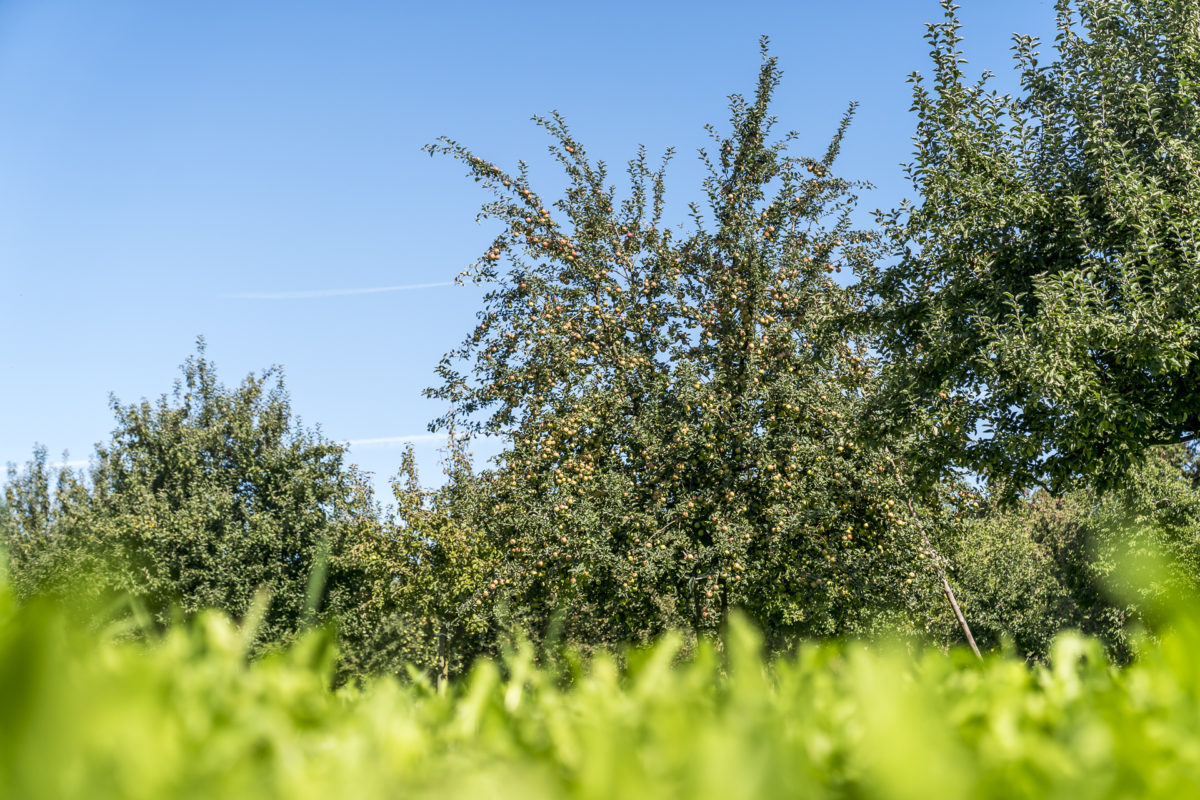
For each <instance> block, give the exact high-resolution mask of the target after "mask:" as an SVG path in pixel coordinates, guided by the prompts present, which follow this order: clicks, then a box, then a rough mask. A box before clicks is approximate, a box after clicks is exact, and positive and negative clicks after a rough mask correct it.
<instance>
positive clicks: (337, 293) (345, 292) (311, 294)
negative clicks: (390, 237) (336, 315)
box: [224, 281, 454, 300]
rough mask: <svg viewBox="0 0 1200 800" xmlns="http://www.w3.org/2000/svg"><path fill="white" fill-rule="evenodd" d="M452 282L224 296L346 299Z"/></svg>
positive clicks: (248, 298) (241, 293)
mask: <svg viewBox="0 0 1200 800" xmlns="http://www.w3.org/2000/svg"><path fill="white" fill-rule="evenodd" d="M453 285H454V281H439V282H437V283H409V284H405V285H404V286H372V287H370V288H367V289H313V290H312V291H305V292H237V293H235V294H227V295H224V296H225V297H227V298H230V299H232V300H307V299H311V298H315V297H348V296H350V295H356V294H382V293H384V292H410V291H413V290H415V289H436V288H438V287H441V286H453Z"/></svg>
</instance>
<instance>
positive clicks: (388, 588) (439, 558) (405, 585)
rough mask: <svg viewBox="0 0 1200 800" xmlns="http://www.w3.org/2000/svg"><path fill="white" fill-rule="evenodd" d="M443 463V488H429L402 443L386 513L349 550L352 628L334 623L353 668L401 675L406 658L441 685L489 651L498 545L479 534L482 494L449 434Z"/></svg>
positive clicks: (492, 641) (494, 631)
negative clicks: (359, 590)
mask: <svg viewBox="0 0 1200 800" xmlns="http://www.w3.org/2000/svg"><path fill="white" fill-rule="evenodd" d="M445 469H446V479H447V480H446V482H445V483H444V484H443V486H442V487H441V488H438V489H427V488H425V487H423V486H422V485H421V482H420V479H419V476H418V474H417V467H416V460H415V458H414V457H413V452H412V448H411V447H410V448H408V449H407V450H405V453H404V457H403V461H402V464H401V467H400V472H399V474H398V475H397V477H396V479H395V480H394V481H393V482H392V489H393V492H394V494H395V498H396V510H395V514H394V516H393V517H392V518H391V519H389V520H387V522H386V523H385V524H383V525H382V526H380V528H379V529H378V530H377V531H376V532H374V534H373V535H370V536H364V537H361V538H360V539H358V540H357V541H356V542H355V543H354V544H353V546H352V548H351V555H352V557H353V560H354V562H355V563H356V564H359V565H361V568H362V570H363V582H364V592H363V597H364V605H363V606H362V607H360V608H359V609H357V612H356V614H355V616H354V619H355V625H354V626H353V627H351V626H344V627H343V630H342V633H343V637H344V638H345V640H346V649H347V656H348V659H347V664H346V668H347V669H348V670H349V671H350V672H352V673H356V674H359V675H367V674H377V673H384V672H386V673H391V674H398V673H399V674H402V673H403V671H404V669H405V667H406V666H409V665H411V666H413V667H416V668H418V669H421V670H425V671H427V672H428V673H429V674H432V675H433V676H434V680H435V682H436V685H437V687H438V689H439V690H440V689H443V688H444V687H445V685H446V681H447V680H448V679H449V678H451V677H457V676H459V675H462V674H464V673H465V672H466V670H467V668H469V667H470V666H471V664H472V663H473V662H474V660H475V659H476V658H477V657H478V656H481V655H492V654H495V644H496V642H497V636H498V634H499V633H500V631H498V630H497V628H496V625H497V615H496V614H495V613H494V610H493V608H492V598H494V597H495V596H497V595H498V594H499V593H500V591H502V590H501V586H500V581H502V578H501V577H500V574H499V572H500V571H499V569H498V566H499V562H500V552H499V549H498V548H497V547H496V546H495V545H494V543H493V542H492V541H491V540H489V539H488V538H486V537H485V536H484V535H483V533H482V530H481V528H480V525H479V520H480V518H481V517H482V516H483V514H485V513H487V512H486V510H485V509H484V508H483V507H482V503H483V502H484V501H485V499H486V498H485V496H484V495H483V494H482V493H481V491H480V485H479V481H478V478H477V477H476V476H475V475H474V473H473V472H472V469H471V462H470V457H469V455H468V454H467V452H466V450H465V449H464V447H463V442H462V441H461V440H460V439H458V438H456V437H455V436H453V435H451V437H450V439H449V452H448V457H447V460H446V464H445ZM485 602H486V603H487V608H484V604H485Z"/></svg>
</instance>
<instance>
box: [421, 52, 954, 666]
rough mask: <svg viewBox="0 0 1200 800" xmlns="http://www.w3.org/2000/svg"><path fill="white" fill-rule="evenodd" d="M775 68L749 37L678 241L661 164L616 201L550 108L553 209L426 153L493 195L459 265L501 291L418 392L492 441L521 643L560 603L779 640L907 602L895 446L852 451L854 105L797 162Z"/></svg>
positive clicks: (575, 609)
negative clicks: (483, 247) (747, 79)
mask: <svg viewBox="0 0 1200 800" xmlns="http://www.w3.org/2000/svg"><path fill="white" fill-rule="evenodd" d="M779 79H780V71H779V69H778V67H777V65H776V62H775V59H773V58H771V57H770V56H769V55H768V54H767V53H766V51H765V43H764V54H763V65H762V69H761V72H760V74H759V81H758V87H757V90H756V92H755V94H754V96H753V98H750V99H745V98H742V97H740V96H735V97H733V98H732V103H731V112H732V115H731V119H730V131H729V132H728V133H727V134H723V133H720V132H718V131H717V130H715V129H710V133H711V134H712V139H713V142H714V147H713V152H711V153H710V152H707V151H702V152H701V153H700V158H701V159H702V160H703V162H704V164H705V166H706V167H707V170H708V177H707V179H706V180H705V183H704V187H703V188H704V194H705V201H706V202H705V204H704V206H703V208H702V207H701V206H698V205H693V206H692V210H691V217H692V218H691V232H690V233H687V234H679V235H676V233H675V232H674V229H673V228H672V226H671V225H669V224H668V222H667V221H666V220H664V218H663V213H664V212H663V209H664V203H665V191H666V190H665V169H666V160H665V159H664V163H663V166H662V168H661V169H659V170H658V171H652V170H651V169H650V167H649V166H648V164H647V158H646V155H645V153H644V152H643V153H640V154H639V155H638V157H637V158H635V159H634V160H633V161H632V162H630V164H629V166H628V173H629V178H630V181H631V187H632V188H631V192H630V195H629V197H628V198H627V199H625V200H624V201H618V199H617V198H616V197H615V196H614V192H615V190H614V189H613V187H611V186H609V185H607V183H606V180H607V172H606V168H605V165H604V164H603V163H593V162H592V161H590V160H589V159H588V157H587V155H586V151H585V149H584V148H583V146H582V145H581V144H580V143H579V142H578V141H577V140H576V139H575V138H574V137H573V135H572V134H571V132H570V130H569V129H568V128H567V126H566V124H565V123H564V122H563V120H562V119H561V118H559V117H558V116H554V117H551V118H549V119H540V120H538V121H539V123H540V124H541V125H542V126H543V127H544V128H545V129H546V130H547V131H548V132H549V133H550V134H551V136H552V138H553V144H552V145H551V148H550V152H551V153H552V155H553V156H554V157H555V159H557V161H558V162H559V163H560V164H561V165H562V166H563V168H564V170H565V172H566V176H567V179H568V181H569V184H568V187H567V189H566V192H565V197H564V199H562V200H560V201H558V202H556V203H551V202H550V201H548V200H545V199H543V196H542V195H541V194H540V193H538V192H535V191H534V190H533V188H532V187H531V186H530V183H529V180H528V176H527V173H526V171H525V169H524V167H522V168H521V169H520V170H519V171H517V172H516V173H509V172H506V171H504V170H502V169H501V168H500V167H499V166H497V165H495V164H493V163H491V162H489V161H487V160H485V159H483V158H480V157H478V156H476V155H474V154H473V153H472V152H471V151H470V150H468V149H467V148H466V147H464V146H462V145H459V144H457V143H455V142H453V141H450V140H442V141H441V142H439V143H438V144H436V145H434V146H431V147H430V150H431V152H435V153H445V154H449V155H451V156H453V157H454V158H457V159H458V160H460V161H461V162H462V163H464V164H465V165H466V166H467V167H468V169H469V174H470V175H471V176H473V177H474V179H475V180H476V181H479V182H481V183H482V184H483V185H484V186H485V187H487V188H488V189H491V190H492V191H493V192H495V194H496V195H497V198H498V199H497V200H496V201H495V202H493V203H490V204H488V205H486V206H485V207H484V210H483V214H484V216H485V217H492V218H498V219H499V220H500V221H501V223H502V226H503V230H502V232H501V234H500V235H499V236H498V237H497V239H496V240H495V242H494V243H493V244H492V246H491V247H490V249H489V250H488V251H487V252H486V253H485V254H484V255H483V257H482V258H481V259H480V260H479V262H478V263H477V264H476V265H475V267H474V269H473V270H471V271H469V273H468V274H469V275H471V276H472V277H473V279H474V280H475V281H476V282H481V283H486V284H493V285H495V288H494V289H493V290H492V291H491V292H490V293H489V294H488V295H487V299H486V306H485V308H484V310H483V311H482V312H481V314H480V322H479V325H478V327H477V328H476V330H475V331H474V332H473V334H472V335H471V336H470V337H469V338H468V339H467V340H466V341H465V342H464V343H463V345H462V347H461V349H460V350H458V351H457V352H455V353H452V354H451V355H450V356H448V357H447V358H446V360H444V361H443V363H442V365H441V367H440V368H439V373H440V375H441V377H442V379H443V381H444V382H443V384H442V385H441V386H439V387H437V388H435V389H433V390H431V392H430V394H432V396H434V397H438V398H441V399H444V400H448V401H449V402H450V403H451V411H450V413H449V414H448V415H447V416H446V417H445V418H444V419H443V420H441V424H442V425H447V426H449V425H457V426H461V427H463V428H466V429H468V430H471V431H474V432H485V433H488V434H492V435H496V436H502V437H504V439H505V440H506V442H507V443H508V447H507V449H506V450H505V451H504V453H503V455H502V456H501V459H500V462H501V463H500V466H499V468H498V469H496V470H494V471H492V472H489V473H487V474H486V475H485V481H486V482H487V487H488V491H489V492H490V494H491V496H492V497H493V498H494V504H495V508H496V510H497V512H498V513H496V514H494V515H491V516H490V517H489V518H488V519H487V520H486V522H485V526H484V527H485V529H486V533H487V535H489V536H490V537H491V538H492V539H493V540H494V541H495V542H497V544H498V545H499V546H500V547H503V548H505V549H506V551H507V552H506V556H507V558H506V560H505V563H504V565H503V568H502V569H501V570H500V571H499V572H498V574H497V579H496V583H497V586H496V587H494V591H493V592H492V594H491V595H490V596H489V597H488V603H489V604H491V603H495V602H496V598H504V599H505V600H506V602H508V603H509V604H510V605H512V606H515V607H518V608H520V609H521V612H522V613H523V614H524V615H525V617H526V621H525V623H524V624H525V627H526V628H527V629H529V630H530V631H532V632H534V633H535V635H536V634H537V633H538V632H540V631H542V630H545V629H547V628H548V627H550V625H551V624H552V620H554V619H557V623H558V624H560V625H561V626H562V630H563V632H564V635H566V636H567V637H568V638H569V639H571V640H572V641H577V642H581V643H606V644H617V643H621V642H628V641H646V640H647V639H649V638H650V637H653V636H657V635H660V634H661V633H663V632H664V631H666V630H670V629H672V628H681V629H690V630H692V631H695V632H700V633H704V632H708V633H711V632H713V631H715V630H716V629H717V628H718V627H719V626H720V625H721V623H722V622H723V621H724V619H725V618H726V616H727V614H728V612H729V610H730V609H732V608H735V607H740V608H742V609H744V610H746V611H747V612H749V613H750V614H752V615H753V616H754V618H755V619H756V620H758V621H759V623H760V624H762V625H763V626H764V627H765V628H766V630H767V631H768V632H769V633H770V635H771V636H772V637H774V638H777V639H781V640H783V639H790V638H793V637H795V636H797V635H827V634H832V633H843V632H848V631H859V632H862V631H864V630H867V629H869V628H870V627H871V626H872V625H873V624H874V621H877V619H878V618H879V616H880V615H883V614H889V613H893V614H894V613H900V612H902V611H903V610H905V609H907V608H908V605H909V604H910V603H911V601H912V597H911V592H909V591H908V589H909V587H910V586H911V584H912V580H911V576H913V575H915V574H916V572H915V570H922V569H923V567H924V565H925V564H926V563H928V562H927V560H926V559H927V558H928V553H927V551H928V547H927V546H926V545H924V544H922V542H921V539H920V537H919V536H918V535H917V534H916V533H915V532H914V529H913V528H912V527H906V525H907V524H908V523H906V521H905V518H907V517H908V516H909V512H908V511H907V510H903V502H902V497H904V496H905V495H906V493H905V491H904V490H903V487H902V484H901V483H900V482H899V481H898V476H897V474H896V465H895V463H894V461H893V459H892V458H891V456H890V455H889V454H888V453H887V452H886V451H885V450H884V449H883V448H885V447H887V446H892V447H898V442H894V441H893V442H884V443H883V445H882V446H881V445H880V444H879V443H878V442H877V443H875V446H874V447H872V448H866V447H864V446H862V441H863V439H864V438H865V437H864V436H863V429H864V427H869V426H870V423H869V421H866V420H864V419H863V411H864V408H865V400H866V399H867V398H869V397H870V396H871V395H872V394H873V393H874V392H875V373H876V369H875V365H874V363H873V362H872V360H871V359H870V358H869V356H868V354H867V349H866V340H865V338H864V336H863V335H862V332H861V331H857V330H856V329H855V328H854V327H853V324H854V322H855V321H856V317H857V316H858V312H859V311H860V309H861V302H860V298H859V296H858V292H857V291H856V290H855V289H853V288H847V287H846V286H844V285H842V284H839V283H837V282H835V280H834V278H835V277H836V274H837V273H843V272H844V273H854V272H857V271H860V270H861V269H863V268H864V266H865V265H867V264H869V263H871V262H872V260H873V259H874V257H875V256H876V252H877V247H876V245H875V241H874V238H873V237H872V235H871V234H869V233H867V232H863V231H858V230H854V229H853V228H852V227H851V224H850V214H851V212H852V210H853V206H854V200H855V198H854V196H853V194H852V191H853V190H854V189H855V188H856V187H855V185H854V184H853V183H851V182H848V181H846V180H845V179H842V178H839V177H837V175H836V174H835V172H834V164H835V160H836V157H837V155H838V152H839V150H840V148H841V145H842V139H843V135H844V133H845V130H846V126H847V125H848V124H849V122H850V114H847V116H846V118H845V119H844V120H843V124H842V126H841V128H840V129H839V130H838V131H837V133H836V134H835V136H834V137H833V140H832V141H831V142H830V145H829V147H828V149H827V150H826V151H825V153H824V154H823V155H822V156H821V157H820V158H804V157H797V156H793V155H791V154H790V153H789V152H788V146H789V143H790V142H791V141H792V139H794V138H795V136H796V134H795V133H788V134H785V135H783V136H778V137H776V136H775V135H774V134H773V129H774V127H775V120H774V118H773V117H772V116H771V115H770V109H769V104H770V100H771V95H772V92H773V90H774V89H775V87H776V85H777V84H778V82H779ZM669 156H670V154H669V153H668V157H669ZM680 227H681V228H682V227H683V226H680ZM506 259H507V262H508V266H507V268H502V267H501V264H502V263H504V261H505V260H506ZM464 365H465V367H468V368H469V369H470V372H469V373H463V372H461V371H460V370H461V369H462V368H463V366H464ZM901 449H902V448H901ZM959 491H960V490H959V489H958V488H956V487H952V486H951V487H949V488H948V489H945V488H943V490H942V491H941V494H942V495H943V496H942V497H939V498H938V500H937V503H938V505H937V507H936V514H940V513H941V512H942V508H941V503H944V502H948V500H949V499H948V498H947V497H945V495H946V494H947V492H950V493H959ZM931 513H934V512H931ZM908 522H909V523H910V522H911V520H909V521H908Z"/></svg>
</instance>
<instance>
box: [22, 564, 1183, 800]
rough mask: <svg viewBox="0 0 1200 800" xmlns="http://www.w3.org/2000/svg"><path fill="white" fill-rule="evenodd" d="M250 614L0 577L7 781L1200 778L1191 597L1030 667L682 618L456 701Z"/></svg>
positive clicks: (146, 793) (670, 782) (912, 787)
mask: <svg viewBox="0 0 1200 800" xmlns="http://www.w3.org/2000/svg"><path fill="white" fill-rule="evenodd" d="M251 617H252V619H251V621H250V622H249V623H248V624H247V625H245V626H242V627H240V628H239V627H237V626H234V625H233V624H231V623H230V622H229V621H228V620H227V619H226V618H225V617H223V616H221V615H219V614H215V613H206V614H204V615H201V616H200V617H199V618H197V619H196V620H195V621H194V622H193V623H192V624H189V625H181V626H178V627H175V628H173V629H171V630H169V631H167V632H166V633H165V635H164V636H163V637H162V638H159V639H155V640H154V641H152V642H149V643H146V644H140V645H139V644H135V643H131V642H129V641H128V640H120V639H115V638H114V637H113V636H112V635H111V634H109V633H106V632H100V633H97V632H91V633H82V632H81V631H80V630H79V629H78V628H75V627H73V626H72V625H71V624H69V622H68V621H66V620H65V619H64V618H63V616H62V614H61V612H60V611H58V610H56V609H54V608H52V607H50V606H47V605H44V604H40V603H34V604H30V605H25V606H24V607H21V608H17V607H15V605H14V603H13V601H12V598H11V596H10V595H9V594H8V592H7V591H6V590H4V589H2V588H0V675H3V676H4V678H5V681H4V684H3V685H4V686H6V687H9V689H8V691H7V692H6V694H5V702H3V703H0V795H2V796H4V797H13V798H22V800H42V799H43V798H45V799H46V800H50V798H53V800H69V799H70V798H86V799H87V800H105V799H106V798H120V800H136V799H137V798H147V800H149V799H151V798H153V799H154V800H157V799H158V798H163V797H172V798H189V797H196V798H211V797H221V798H229V800H239V799H240V798H255V800H260V799H262V798H275V797H279V798H288V800H304V798H323V797H328V796H330V795H333V794H346V793H347V792H349V793H351V794H352V795H353V796H354V797H356V798H363V799H364V800H370V798H376V797H379V798H383V797H399V796H403V797H436V798H447V797H480V796H486V797H501V798H503V797H513V798H530V797H544V798H555V797H583V798H613V797H621V798H640V797H647V798H651V797H652V798H663V797H688V798H708V797H712V798H729V797H739V798H756V797H814V798H822V797H857V798H896V799H897V800H899V799H901V798H916V797H929V796H935V797H954V798H960V797H975V798H1003V800H1014V798H1027V797H1028V798H1042V797H1087V798H1097V800H1098V799H1099V798H1128V797H1138V798H1159V797H1162V798H1172V800H1174V798H1179V797H1189V796H1192V795H1191V792H1193V791H1194V790H1195V786H1196V785H1197V782H1200V761H1198V760H1197V753H1198V752H1200V747H1198V744H1200V742H1198V740H1197V731H1198V730H1200V719H1198V715H1197V709H1200V669H1198V668H1197V663H1196V660H1195V658H1194V654H1195V652H1196V649H1197V647H1200V630H1198V629H1197V627H1196V625H1195V623H1194V620H1195V615H1194V612H1189V614H1188V615H1184V616H1183V617H1182V618H1181V619H1180V620H1179V625H1178V627H1177V628H1176V629H1175V630H1174V631H1173V632H1171V633H1169V634H1168V635H1166V636H1165V637H1164V638H1163V639H1162V641H1161V642H1159V643H1157V644H1154V645H1151V646H1149V647H1147V648H1146V649H1145V650H1144V651H1143V653H1142V657H1141V659H1140V660H1139V662H1138V663H1136V664H1135V665H1133V666H1131V667H1128V668H1126V669H1124V670H1117V669H1114V668H1113V667H1111V666H1109V664H1108V663H1107V662H1106V660H1105V657H1104V654H1103V651H1102V648H1101V647H1100V645H1099V644H1098V643H1096V642H1094V641H1092V640H1088V639H1083V638H1080V637H1078V636H1077V635H1068V636H1065V637H1062V638H1060V639H1058V640H1057V641H1056V642H1055V644H1054V646H1053V666H1052V667H1036V668H1032V669H1031V668H1029V667H1028V666H1026V665H1025V664H1023V663H1021V662H1020V661H1016V660H1012V659H1010V658H1005V657H992V658H989V659H988V660H987V661H986V662H984V663H975V662H973V660H971V656H970V655H969V654H966V653H953V654H950V655H947V654H945V653H943V652H941V651H938V650H925V651H921V652H918V653H915V654H910V653H909V652H906V651H905V650H904V649H903V648H887V647H867V646H864V645H852V646H844V647H843V646H837V645H830V644H824V645H820V644H814V645H808V646H805V647H804V648H803V649H801V650H800V651H799V652H798V653H797V654H796V655H794V656H792V657H788V658H784V659H780V660H777V661H775V662H773V663H769V664H765V663H764V661H763V659H762V656H761V639H760V638H759V637H758V636H757V634H756V633H755V632H754V631H753V629H752V628H750V627H748V626H747V625H745V624H744V623H742V622H741V621H740V620H735V623H734V624H733V625H732V627H731V628H730V629H729V631H728V633H727V635H726V636H725V637H724V639H723V642H722V645H721V647H720V649H718V648H717V647H714V646H712V645H711V644H705V645H703V646H701V647H700V648H699V649H698V650H697V651H696V652H695V654H694V657H693V658H692V659H691V660H690V661H688V662H686V663H683V664H674V661H675V658H676V653H677V651H678V648H679V645H680V641H679V638H678V637H669V638H667V639H666V640H664V641H662V642H660V643H658V644H656V645H655V646H654V647H653V648H651V649H647V650H642V651H637V652H633V653H630V654H629V655H628V657H627V659H626V661H627V662H628V667H627V668H624V669H621V668H618V667H617V666H616V665H615V664H614V662H613V660H612V659H611V658H609V657H607V656H602V657H598V658H595V659H593V660H592V661H590V662H589V663H588V664H587V665H586V666H583V665H577V664H576V663H575V662H574V661H573V660H572V659H571V658H570V657H565V658H564V659H563V662H562V666H561V667H559V668H556V669H555V668H544V667H539V666H538V665H537V664H536V663H535V662H534V661H533V654H532V651H530V650H529V649H521V650H518V651H516V652H514V653H513V654H512V655H510V657H509V658H508V659H506V660H505V661H504V662H503V663H502V664H499V665H497V664H495V663H492V662H481V663H480V664H478V665H477V666H476V668H475V670H474V671H473V672H472V673H471V675H470V677H469V678H467V679H465V680H463V681H461V682H460V683H458V684H456V685H455V687H454V688H453V689H452V690H451V691H449V692H447V693H445V694H444V695H439V694H437V693H435V692H433V691H432V687H430V686H429V685H428V684H423V683H420V682H417V683H413V684H409V685H407V686H402V685H400V684H398V683H396V682H395V681H393V680H391V679H381V680H376V681H374V682H372V683H370V684H369V685H367V686H365V687H363V688H362V689H343V690H341V691H339V692H331V691H329V688H328V685H329V680H330V677H331V673H332V667H333V657H334V653H333V650H332V648H331V647H330V639H329V637H328V635H327V634H326V633H325V632H323V631H319V630H318V631H313V632H312V633H310V634H308V635H307V636H305V637H304V638H302V639H301V640H299V641H298V642H297V643H295V644H294V645H293V646H291V647H289V648H288V649H286V650H284V651H281V652H276V653H274V654H271V655H268V656H267V657H265V658H262V659H259V660H257V661H248V659H247V652H248V649H249V647H250V643H251V641H252V640H253V639H254V638H255V634H254V628H253V625H254V621H253V618H254V615H253V614H252V615H251ZM1189 617H1190V618H1189ZM16 686H20V687H21V690H20V691H12V687H16Z"/></svg>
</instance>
